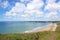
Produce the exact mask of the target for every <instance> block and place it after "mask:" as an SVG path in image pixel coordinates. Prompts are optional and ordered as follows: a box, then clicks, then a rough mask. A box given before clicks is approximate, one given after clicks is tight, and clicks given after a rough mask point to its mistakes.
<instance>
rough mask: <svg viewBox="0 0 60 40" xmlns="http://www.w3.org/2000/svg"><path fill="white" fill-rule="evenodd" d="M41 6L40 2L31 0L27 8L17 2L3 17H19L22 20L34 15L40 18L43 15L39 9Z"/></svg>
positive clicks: (40, 0) (41, 2) (39, 0)
mask: <svg viewBox="0 0 60 40" xmlns="http://www.w3.org/2000/svg"><path fill="white" fill-rule="evenodd" d="M23 1H24V0H23ZM43 4H44V3H43V1H42V0H33V1H31V2H30V3H29V4H27V7H25V5H24V4H23V3H20V2H17V3H16V4H15V6H14V7H13V8H12V9H11V10H10V11H7V12H6V14H5V16H6V17H7V16H8V17H9V16H19V17H22V18H28V17H30V16H34V14H35V16H36V17H40V16H42V14H43V13H42V11H40V9H39V8H41V7H42V6H43Z"/></svg>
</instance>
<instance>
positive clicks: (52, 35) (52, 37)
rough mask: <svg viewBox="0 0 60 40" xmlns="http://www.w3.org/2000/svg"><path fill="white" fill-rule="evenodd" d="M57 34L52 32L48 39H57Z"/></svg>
mask: <svg viewBox="0 0 60 40" xmlns="http://www.w3.org/2000/svg"><path fill="white" fill-rule="evenodd" d="M55 37H56V34H55V32H52V34H51V36H50V37H49V38H48V39H47V40H55Z"/></svg>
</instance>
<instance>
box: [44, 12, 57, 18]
mask: <svg viewBox="0 0 60 40" xmlns="http://www.w3.org/2000/svg"><path fill="white" fill-rule="evenodd" d="M56 15H57V12H50V13H48V14H46V16H45V17H46V18H52V17H56Z"/></svg>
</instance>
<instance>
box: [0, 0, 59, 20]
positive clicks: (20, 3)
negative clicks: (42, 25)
mask: <svg viewBox="0 0 60 40" xmlns="http://www.w3.org/2000/svg"><path fill="white" fill-rule="evenodd" d="M0 21H60V0H0Z"/></svg>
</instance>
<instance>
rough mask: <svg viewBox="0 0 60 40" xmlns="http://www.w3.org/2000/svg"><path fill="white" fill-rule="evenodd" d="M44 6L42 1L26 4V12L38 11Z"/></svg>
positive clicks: (35, 0)
mask: <svg viewBox="0 0 60 40" xmlns="http://www.w3.org/2000/svg"><path fill="white" fill-rule="evenodd" d="M43 5H44V3H43V1H42V0H33V1H31V2H30V3H29V4H27V10H33V9H35V10H36V9H39V8H41V7H42V6H43Z"/></svg>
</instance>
